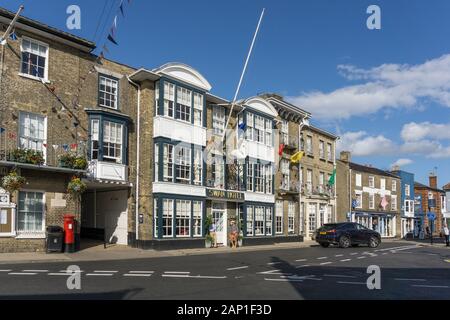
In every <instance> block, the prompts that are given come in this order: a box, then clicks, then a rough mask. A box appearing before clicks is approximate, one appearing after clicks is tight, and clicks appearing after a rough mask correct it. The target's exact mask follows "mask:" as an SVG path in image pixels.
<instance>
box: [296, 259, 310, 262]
mask: <svg viewBox="0 0 450 320" xmlns="http://www.w3.org/2000/svg"><path fill="white" fill-rule="evenodd" d="M307 260H308V259H298V260H295V262H302V261H307Z"/></svg>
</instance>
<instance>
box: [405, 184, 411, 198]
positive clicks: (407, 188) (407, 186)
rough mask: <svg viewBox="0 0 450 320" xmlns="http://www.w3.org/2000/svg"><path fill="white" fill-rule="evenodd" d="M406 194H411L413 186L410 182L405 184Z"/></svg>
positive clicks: (407, 195) (408, 195)
mask: <svg viewBox="0 0 450 320" xmlns="http://www.w3.org/2000/svg"><path fill="white" fill-rule="evenodd" d="M405 196H406V197H410V196H411V186H410V185H409V184H405Z"/></svg>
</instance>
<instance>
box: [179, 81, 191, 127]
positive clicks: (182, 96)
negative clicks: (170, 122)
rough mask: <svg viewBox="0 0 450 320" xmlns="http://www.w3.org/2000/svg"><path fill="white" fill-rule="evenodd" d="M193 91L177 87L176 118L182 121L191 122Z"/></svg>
mask: <svg viewBox="0 0 450 320" xmlns="http://www.w3.org/2000/svg"><path fill="white" fill-rule="evenodd" d="M191 106H192V91H191V90H188V89H185V88H182V87H177V105H176V109H175V118H176V119H180V120H182V121H186V122H191Z"/></svg>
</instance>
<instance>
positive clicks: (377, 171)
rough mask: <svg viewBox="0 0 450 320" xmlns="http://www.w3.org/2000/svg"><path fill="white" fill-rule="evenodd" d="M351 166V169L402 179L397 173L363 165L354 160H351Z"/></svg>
mask: <svg viewBox="0 0 450 320" xmlns="http://www.w3.org/2000/svg"><path fill="white" fill-rule="evenodd" d="M349 166H350V169H352V170H355V171H360V172H367V173H372V174H376V175H379V176H385V177H391V178H397V179H400V177H399V176H397V175H395V174H393V173H390V172H388V171H385V170H381V169H378V168H374V167H368V166H363V165H361V164H357V163H354V162H350V163H349Z"/></svg>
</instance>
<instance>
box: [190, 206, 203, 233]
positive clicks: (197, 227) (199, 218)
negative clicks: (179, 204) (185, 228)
mask: <svg viewBox="0 0 450 320" xmlns="http://www.w3.org/2000/svg"><path fill="white" fill-rule="evenodd" d="M196 205H197V206H199V208H196ZM192 208H193V209H192V221H193V222H194V225H193V226H192V229H193V230H192V233H193V236H194V237H201V236H202V235H203V201H192ZM196 209H199V210H196Z"/></svg>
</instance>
